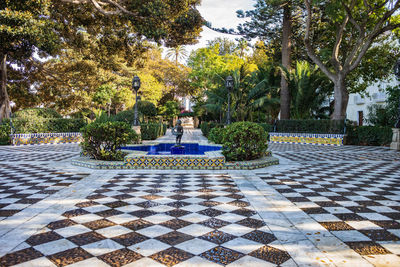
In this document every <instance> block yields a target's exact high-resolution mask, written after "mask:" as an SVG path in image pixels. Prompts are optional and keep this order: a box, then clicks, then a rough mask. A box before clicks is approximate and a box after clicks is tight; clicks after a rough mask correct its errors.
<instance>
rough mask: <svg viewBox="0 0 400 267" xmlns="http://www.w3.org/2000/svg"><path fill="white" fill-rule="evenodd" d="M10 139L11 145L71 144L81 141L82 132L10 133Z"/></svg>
mask: <svg viewBox="0 0 400 267" xmlns="http://www.w3.org/2000/svg"><path fill="white" fill-rule="evenodd" d="M10 139H11V145H13V146H21V145H46V144H72V143H80V142H82V134H81V133H79V132H71V133H30V134H11V135H10Z"/></svg>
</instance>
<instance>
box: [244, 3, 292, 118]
mask: <svg viewBox="0 0 400 267" xmlns="http://www.w3.org/2000/svg"><path fill="white" fill-rule="evenodd" d="M254 7H255V9H254V10H250V11H246V12H243V11H238V12H237V13H238V17H243V18H244V17H246V18H250V20H249V21H247V22H245V23H243V24H241V25H240V26H239V27H238V32H239V33H241V34H243V35H245V36H246V37H247V38H259V39H261V40H263V41H264V42H265V43H268V44H271V43H278V42H277V40H278V39H280V41H279V47H275V48H276V50H277V51H279V52H280V61H281V64H282V66H284V67H285V68H286V69H287V70H290V69H291V64H292V44H293V39H294V31H296V29H297V28H298V27H293V25H294V24H297V23H296V21H297V20H298V15H297V13H298V12H297V10H298V9H299V1H298V0H257V3H256V4H255V6H254ZM280 106H281V108H280V118H281V119H289V118H290V92H289V87H288V83H287V81H286V79H285V77H284V75H282V76H281V88H280Z"/></svg>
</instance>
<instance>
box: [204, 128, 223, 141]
mask: <svg viewBox="0 0 400 267" xmlns="http://www.w3.org/2000/svg"><path fill="white" fill-rule="evenodd" d="M224 134H225V128H219V127H214V128H212V129H211V130H210V133H209V134H208V140H210V141H211V142H214V143H216V144H222V142H223V139H224Z"/></svg>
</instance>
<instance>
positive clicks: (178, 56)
mask: <svg viewBox="0 0 400 267" xmlns="http://www.w3.org/2000/svg"><path fill="white" fill-rule="evenodd" d="M166 56H167V58H170V59H172V60H174V61H175V65H176V66H178V60H183V59H185V58H186V57H187V56H188V52H187V51H186V49H185V47H184V46H183V45H177V46H175V47H172V48H169V49H168V50H167V54H166Z"/></svg>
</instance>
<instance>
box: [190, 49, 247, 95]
mask: <svg viewBox="0 0 400 267" xmlns="http://www.w3.org/2000/svg"><path fill="white" fill-rule="evenodd" d="M210 45H211V46H208V47H205V48H199V49H197V50H196V51H194V52H192V54H191V55H190V57H189V59H188V66H189V67H191V68H192V72H191V73H190V75H189V79H190V83H191V84H192V86H193V87H194V88H197V91H206V90H209V89H212V88H216V87H217V86H218V82H219V81H220V77H226V76H228V75H229V73H231V72H233V71H234V70H236V69H239V68H240V66H241V65H243V64H244V62H245V59H241V58H240V57H239V56H238V55H236V54H228V53H221V44H220V43H219V42H217V43H215V42H210Z"/></svg>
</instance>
